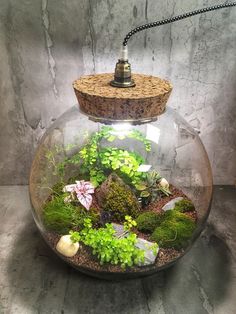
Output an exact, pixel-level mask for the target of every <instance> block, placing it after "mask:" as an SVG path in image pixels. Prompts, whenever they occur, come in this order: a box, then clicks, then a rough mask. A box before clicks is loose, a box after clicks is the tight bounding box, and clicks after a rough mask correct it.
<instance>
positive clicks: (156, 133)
mask: <svg viewBox="0 0 236 314" xmlns="http://www.w3.org/2000/svg"><path fill="white" fill-rule="evenodd" d="M159 138H160V129H159V128H157V127H156V126H153V125H151V124H148V125H147V135H146V139H147V140H150V141H152V142H154V143H156V144H158V143H159Z"/></svg>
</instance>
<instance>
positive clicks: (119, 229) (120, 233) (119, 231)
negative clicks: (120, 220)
mask: <svg viewBox="0 0 236 314" xmlns="http://www.w3.org/2000/svg"><path fill="white" fill-rule="evenodd" d="M112 226H113V228H114V229H115V236H116V237H117V238H123V237H125V236H126V235H127V234H128V231H126V230H125V229H124V226H123V225H119V224H116V223H112Z"/></svg>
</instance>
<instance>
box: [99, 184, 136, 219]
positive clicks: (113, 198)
mask: <svg viewBox="0 0 236 314" xmlns="http://www.w3.org/2000/svg"><path fill="white" fill-rule="evenodd" d="M103 209H104V211H107V212H110V213H111V215H112V217H114V219H115V220H117V221H121V222H122V221H124V219H125V216H126V215H129V216H131V217H136V216H137V214H138V211H139V203H138V200H137V199H136V197H135V196H134V194H133V193H132V191H131V190H130V189H129V188H127V186H125V185H120V184H119V183H117V182H112V183H111V184H110V186H109V191H108V193H107V195H106V198H105V201H104V207H103Z"/></svg>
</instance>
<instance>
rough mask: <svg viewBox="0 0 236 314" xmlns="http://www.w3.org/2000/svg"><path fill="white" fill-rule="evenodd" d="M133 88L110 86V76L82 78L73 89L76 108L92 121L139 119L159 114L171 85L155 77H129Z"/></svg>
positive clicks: (108, 74)
mask: <svg viewBox="0 0 236 314" xmlns="http://www.w3.org/2000/svg"><path fill="white" fill-rule="evenodd" d="M132 78H133V79H134V80H135V83H136V86H135V87H130V88H116V87H112V86H110V81H111V80H112V79H113V74H112V73H104V74H96V75H88V76H82V77H81V78H80V79H78V80H76V81H74V83H73V87H74V90H75V94H76V96H77V99H78V102H79V106H80V109H81V110H82V111H83V112H84V113H85V114H87V115H89V116H91V117H95V118H102V119H111V120H140V119H141V120H143V119H148V118H153V117H156V116H158V115H160V114H161V113H162V112H163V111H164V110H165V106H166V102H167V100H168V98H169V95H170V93H171V90H172V85H171V84H170V83H169V82H168V81H166V80H163V79H160V78H159V77H154V76H150V75H144V74H133V75H132Z"/></svg>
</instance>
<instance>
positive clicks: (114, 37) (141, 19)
mask: <svg viewBox="0 0 236 314" xmlns="http://www.w3.org/2000/svg"><path fill="white" fill-rule="evenodd" d="M220 2H221V1H219V0H211V1H210V0H209V1H207V0H178V1H176V0H158V1H157V0H136V1H134V0H129V1H127V0H119V1H115V0H77V1H76V0H64V1H63V0H41V1H40V0H34V1H32V0H21V1H18V0H0V60H1V65H0V108H1V111H0V148H1V150H0V171H1V177H0V184H25V183H27V181H28V173H29V168H30V164H31V160H32V156H33V153H34V150H35V147H36V146H37V142H38V140H39V138H40V136H41V135H42V134H43V133H44V131H45V129H46V128H47V127H49V126H50V124H51V123H52V121H54V119H56V118H57V117H58V116H59V115H60V114H61V113H63V112H64V111H65V110H66V109H68V108H69V107H71V106H72V105H73V104H75V102H76V99H75V96H74V93H73V90H72V87H71V83H72V81H73V80H74V79H76V78H78V77H79V76H80V75H81V74H89V73H94V72H96V73H99V72H112V71H113V69H114V63H115V62H116V59H117V51H118V50H119V47H120V43H121V41H122V38H123V35H125V33H126V32H127V31H129V30H130V28H132V27H134V26H136V25H139V24H140V23H145V22H148V21H152V20H156V19H161V18H164V17H169V16H173V15H174V14H181V13H183V12H185V11H190V10H193V9H196V8H200V7H202V6H207V5H212V4H218V3H220ZM235 34H236V9H235V8H233V9H224V10H221V11H216V12H211V13H208V14H203V15H201V16H197V17H193V18H191V19H188V20H184V21H181V22H177V23H175V24H172V25H166V26H163V27H161V28H159V29H155V30H149V31H146V32H144V33H140V34H138V35H136V36H135V37H134V38H133V39H132V40H131V41H130V44H129V51H130V61H131V63H132V67H133V72H141V73H147V74H153V75H158V76H160V77H162V78H167V79H169V80H171V81H172V83H173V85H174V91H173V93H172V96H171V99H170V101H169V105H170V106H172V107H174V108H176V109H177V110H178V111H179V112H180V113H181V114H182V115H183V116H185V118H186V119H187V120H188V121H189V123H190V124H191V125H192V126H193V127H194V128H196V129H197V130H198V131H199V132H200V135H201V138H202V140H203V142H204V144H205V146H206V149H207V151H208V154H209V157H210V160H211V164H212V168H213V173H214V180H215V183H218V184H219V183H221V184H232V183H234V182H235V178H236V126H235V121H236V111H235V104H236V88H235V87H236V75H235V60H236V58H235V51H236V37H235Z"/></svg>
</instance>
